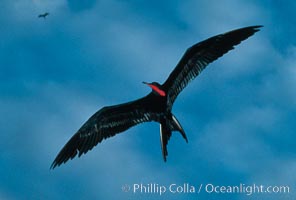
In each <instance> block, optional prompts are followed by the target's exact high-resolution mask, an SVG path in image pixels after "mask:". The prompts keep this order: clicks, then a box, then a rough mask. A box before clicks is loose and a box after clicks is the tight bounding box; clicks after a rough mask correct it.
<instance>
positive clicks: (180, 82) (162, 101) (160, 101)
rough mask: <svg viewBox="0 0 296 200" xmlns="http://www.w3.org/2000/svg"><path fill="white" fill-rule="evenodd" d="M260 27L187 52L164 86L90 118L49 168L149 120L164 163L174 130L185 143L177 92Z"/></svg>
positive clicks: (211, 40)
mask: <svg viewBox="0 0 296 200" xmlns="http://www.w3.org/2000/svg"><path fill="white" fill-rule="evenodd" d="M260 27H262V26H249V27H245V28H240V29H237V30H233V31H230V32H227V33H224V34H220V35H216V36H214V37H211V38H209V39H206V40H204V41H202V42H199V43H197V44H195V45H193V46H192V47H190V48H189V49H187V51H186V52H185V54H184V55H183V57H182V58H181V60H180V61H179V63H178V64H177V66H176V68H175V69H174V70H173V71H172V73H171V74H170V75H169V77H168V79H167V80H166V81H165V82H164V83H163V84H159V83H157V82H152V83H146V82H143V83H145V84H146V85H148V86H149V87H151V89H152V92H150V93H149V94H148V95H147V96H145V97H143V98H140V99H137V100H135V101H131V102H128V103H124V104H119V105H114V106H107V107H103V108H102V109H101V110H99V111H97V112H96V113H95V114H94V115H93V116H91V117H90V118H89V119H88V120H87V121H86V122H85V124H83V125H82V127H81V128H80V129H79V130H78V131H77V132H76V133H75V134H74V135H73V136H72V138H71V139H70V140H69V141H68V143H67V144H66V145H65V146H64V147H63V149H62V150H61V151H60V152H59V154H58V155H57V157H56V158H55V160H54V161H53V163H52V165H51V168H52V169H53V168H55V167H56V166H59V165H61V164H62V163H66V162H67V161H68V160H69V159H73V158H74V157H75V156H76V155H78V157H80V156H81V155H82V154H85V153H87V152H88V151H89V150H91V149H92V148H93V147H94V146H96V145H97V144H98V143H100V142H102V140H103V139H107V138H109V137H112V136H115V135H116V134H118V133H121V132H123V131H125V130H127V129H129V128H131V127H132V126H135V125H137V124H140V123H143V122H150V121H155V122H158V123H159V124H160V141H161V149H162V155H163V159H164V161H166V156H167V155H168V151H167V144H168V140H169V139H170V137H171V135H172V132H173V131H178V132H180V133H181V135H182V136H183V138H184V139H185V140H186V142H188V140H187V137H186V134H185V132H184V130H183V128H182V126H181V124H180V123H179V121H178V120H177V118H176V117H175V116H174V115H173V114H172V107H173V104H174V102H175V100H176V98H177V96H178V95H179V93H180V92H181V91H182V90H183V89H184V88H185V87H186V86H187V84H188V83H189V82H190V81H192V80H193V79H194V78H195V77H196V76H198V75H199V74H200V73H201V71H202V70H203V69H205V67H206V66H207V65H208V64H209V63H211V62H213V61H214V60H216V59H218V58H219V57H221V56H223V55H224V54H226V53H227V52H228V51H230V50H232V49H234V46H235V45H238V44H239V43H240V42H241V41H243V40H245V39H247V38H248V37H250V36H252V35H253V34H254V33H255V32H257V31H259V29H260Z"/></svg>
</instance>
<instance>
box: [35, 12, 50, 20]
mask: <svg viewBox="0 0 296 200" xmlns="http://www.w3.org/2000/svg"><path fill="white" fill-rule="evenodd" d="M48 15H49V13H48V12H46V13H44V14H40V15H38V18H43V19H46V17H47V16H48Z"/></svg>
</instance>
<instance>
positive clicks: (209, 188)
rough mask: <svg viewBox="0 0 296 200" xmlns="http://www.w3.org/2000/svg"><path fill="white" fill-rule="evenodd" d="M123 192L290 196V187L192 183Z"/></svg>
mask: <svg viewBox="0 0 296 200" xmlns="http://www.w3.org/2000/svg"><path fill="white" fill-rule="evenodd" d="M121 189H122V191H123V192H131V193H133V194H156V195H160V196H161V195H164V194H166V193H171V194H200V193H202V192H203V193H208V194H244V195H247V196H250V195H253V194H260V193H261V194H289V193H290V186H276V185H273V186H272V185H269V186H267V185H262V184H261V185H260V184H250V185H246V184H243V183H240V184H238V185H228V186H226V185H214V184H211V183H207V184H202V183H201V184H199V185H193V184H190V183H183V184H176V183H172V184H169V185H163V184H158V183H148V184H144V183H134V184H131V185H128V184H125V185H123V186H122V188H121Z"/></svg>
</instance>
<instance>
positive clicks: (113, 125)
mask: <svg viewBox="0 0 296 200" xmlns="http://www.w3.org/2000/svg"><path fill="white" fill-rule="evenodd" d="M150 97H151V95H150V96H149V95H148V96H146V97H144V98H141V99H138V100H136V101H133V102H129V103H125V104H120V105H116V106H109V107H104V108H102V109H101V110H99V111H98V112H96V113H95V114H94V115H93V116H91V117H90V118H89V119H88V120H87V121H86V122H85V124H84V125H83V126H82V127H81V128H80V129H79V130H78V131H77V133H75V135H73V137H72V138H71V139H70V140H69V141H68V143H67V144H66V145H65V146H64V147H63V149H62V150H61V151H60V152H59V154H58V155H57V157H56V158H55V160H54V161H53V163H52V165H51V168H52V169H53V168H55V167H56V166H59V165H61V164H62V163H66V162H67V161H68V160H69V159H73V158H74V157H75V156H76V155H77V154H78V157H80V156H81V155H82V154H85V153H86V152H88V151H89V150H91V149H92V148H93V147H94V146H96V145H97V144H98V143H100V142H101V141H102V140H103V139H107V138H109V137H112V136H114V135H115V134H117V133H120V132H123V131H125V130H127V129H128V128H130V127H132V126H134V125H136V124H139V123H142V122H147V121H152V120H154V119H155V117H156V114H154V113H152V112H151V111H149V110H147V109H149V108H147V106H143V105H144V104H147V101H149V98H150Z"/></svg>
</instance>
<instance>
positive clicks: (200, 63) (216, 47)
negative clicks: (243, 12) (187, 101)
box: [163, 26, 262, 108]
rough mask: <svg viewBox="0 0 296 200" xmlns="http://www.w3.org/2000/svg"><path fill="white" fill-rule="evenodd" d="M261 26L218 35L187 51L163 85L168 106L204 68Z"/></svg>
mask: <svg viewBox="0 0 296 200" xmlns="http://www.w3.org/2000/svg"><path fill="white" fill-rule="evenodd" d="M260 27H262V26H249V27H245V28H241V29H237V30H233V31H230V32H227V33H224V34H220V35H217V36H214V37H211V38H209V39H207V40H204V41H202V42H200V43H197V44H195V45H193V46H192V47H190V48H189V49H187V51H186V52H185V54H184V55H183V57H182V58H181V60H180V61H179V63H178V64H177V66H176V68H175V69H174V70H173V71H172V73H171V74H170V76H169V77H168V79H167V80H166V81H165V83H164V84H163V88H164V90H165V91H166V93H167V95H168V106H169V108H171V107H172V105H173V103H174V101H175V99H176V98H177V96H178V94H179V93H180V92H181V91H182V90H183V89H184V88H185V87H186V86H187V84H188V83H189V82H190V81H191V80H193V79H194V78H195V77H196V76H198V75H199V74H200V72H201V71H202V70H203V69H205V68H206V66H207V65H208V64H209V63H211V62H213V61H214V60H216V59H218V58H219V57H221V56H223V55H224V54H225V53H227V52H228V51H229V50H231V49H234V46H235V45H238V44H239V43H240V42H241V41H243V40H245V39H247V38H248V37H250V36H252V35H253V34H254V33H255V32H257V31H259V28H260Z"/></svg>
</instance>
